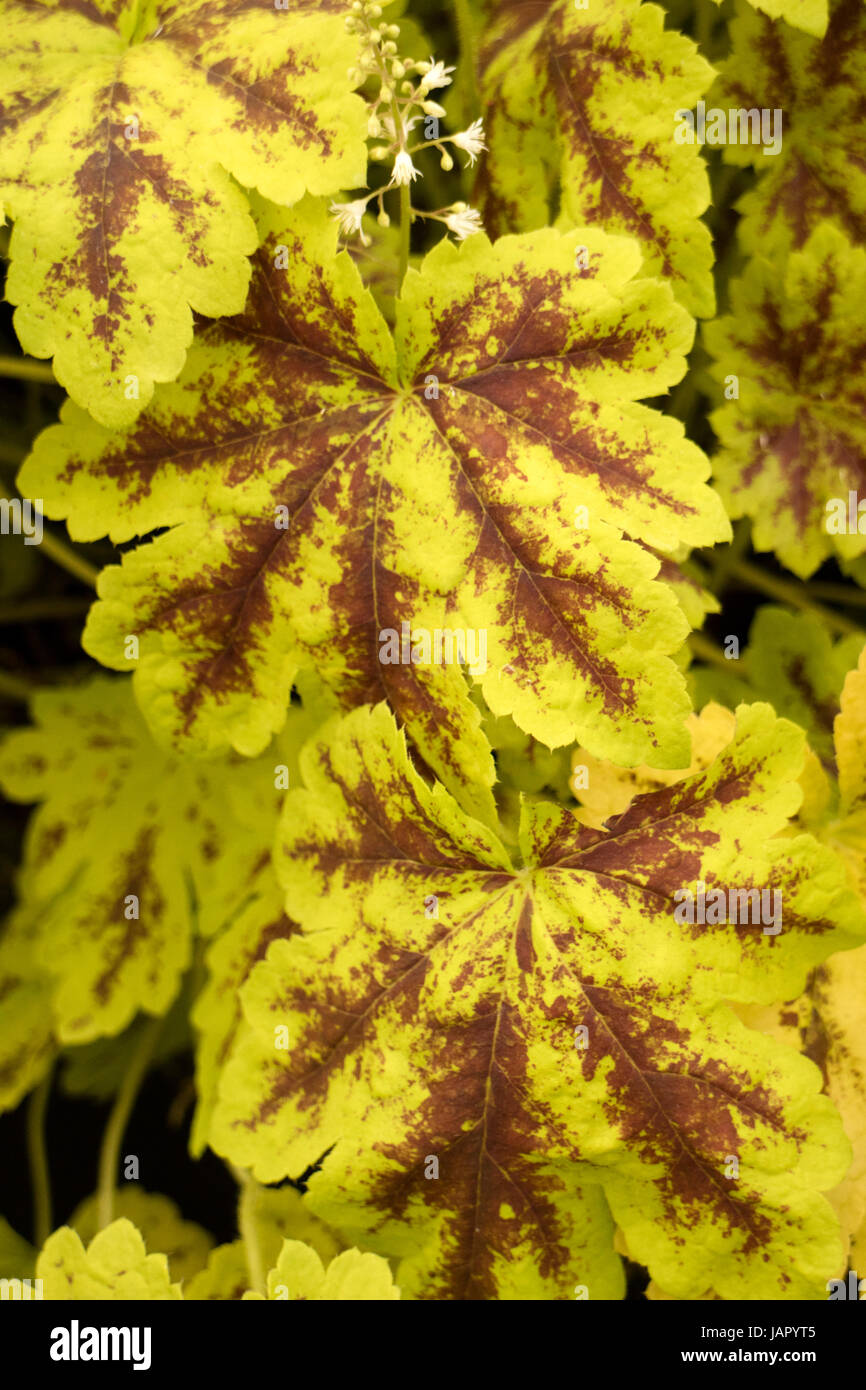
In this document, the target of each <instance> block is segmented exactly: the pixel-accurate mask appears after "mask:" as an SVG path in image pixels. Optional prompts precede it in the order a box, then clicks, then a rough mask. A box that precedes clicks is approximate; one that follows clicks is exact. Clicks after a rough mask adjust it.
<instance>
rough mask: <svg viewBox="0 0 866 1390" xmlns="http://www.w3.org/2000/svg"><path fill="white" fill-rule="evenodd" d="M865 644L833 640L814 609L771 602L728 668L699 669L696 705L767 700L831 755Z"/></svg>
mask: <svg viewBox="0 0 866 1390" xmlns="http://www.w3.org/2000/svg"><path fill="white" fill-rule="evenodd" d="M732 635H734V636H736V634H732ZM862 645H863V639H862V636H860V635H858V634H857V633H852V634H851V635H850V636H847V637H841V638H837V639H836V640H835V641H834V640H833V638H832V637H831V636H830V634H829V633H828V631H827V629H826V627H825V626H824V624H823V623H822V622H821V620H820V619H819V618H816V617H814V616H813V615H812V614H811V613H804V612H797V613H793V612H791V610H790V609H787V608H779V607H776V606H775V605H774V604H767V605H766V606H765V607H763V608H760V609H759V610H758V612H757V614H756V615H755V619H754V621H753V623H752V626H751V629H750V631H749V641H748V647H746V648H744V649H743V650H742V651H740V652H739V654H738V656H736V657H732V658H731V660H730V661H729V662H728V669H727V670H725V669H722V668H719V667H717V666H713V667H709V666H708V667H703V668H701V669H699V670H697V669H696V670H695V672H694V678H695V693H696V701H695V703H696V704H697V705H703V704H705V703H706V702H707V700H720V701H723V702H724V703H725V704H727V705H730V706H734V705H736V704H738V703H739V702H740V701H742V700H754V699H758V700H766V701H767V703H768V704H771V705H772V706H773V708H774V709H775V711H776V713H777V714H780V715H783V716H784V718H786V719H792V720H793V721H794V723H795V724H799V725H800V726H801V728H803V729H805V731H806V735H807V737H808V739H809V743H810V744H811V746H812V747H813V748H814V749H815V750H816V751H817V752H818V753H819V754H820V755H821V757H824V758H829V757H832V754H833V720H834V718H835V717H836V712H837V710H838V707H839V694H840V692H841V690H842V686H843V684H844V681H845V677H846V675H847V672H848V671H849V670H850V668H851V666H852V665H853V664H854V663H855V662H856V661H857V658H858V656H859V655H860V649H861V647H862Z"/></svg>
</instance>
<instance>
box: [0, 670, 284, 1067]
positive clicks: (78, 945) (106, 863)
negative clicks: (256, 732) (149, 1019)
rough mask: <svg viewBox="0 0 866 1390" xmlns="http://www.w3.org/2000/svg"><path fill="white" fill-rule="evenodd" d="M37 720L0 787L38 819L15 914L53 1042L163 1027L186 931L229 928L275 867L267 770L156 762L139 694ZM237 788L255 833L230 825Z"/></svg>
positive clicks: (3, 771)
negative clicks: (21, 917)
mask: <svg viewBox="0 0 866 1390" xmlns="http://www.w3.org/2000/svg"><path fill="white" fill-rule="evenodd" d="M33 718H34V727H33V728H30V729H25V730H20V731H16V732H14V733H11V734H10V735H9V736H8V737H7V739H6V740H5V742H4V743H3V746H2V750H0V782H2V786H3V789H4V791H5V793H6V795H7V796H9V797H11V798H13V799H14V800H16V801H24V802H29V801H34V802H40V803H42V804H41V805H40V806H39V808H38V810H36V812H35V813H34V814H33V816H32V817H31V820H30V823H29V825H28V829H27V836H26V843H25V854H24V863H23V866H22V871H21V875H20V891H21V897H22V905H23V907H25V908H26V909H27V910H28V912H29V913H30V915H31V917H33V918H34V919H36V920H37V922H38V930H37V932H36V938H37V940H38V955H39V959H40V969H41V971H42V972H43V973H44V975H45V976H46V977H47V978H48V980H49V983H50V997H51V1013H52V1018H53V1027H54V1030H55V1033H56V1036H57V1038H58V1039H59V1040H60V1041H61V1042H64V1043H84V1042H88V1041H90V1040H91V1039H93V1038H96V1037H101V1036H106V1035H114V1034H117V1033H120V1032H122V1031H123V1029H124V1028H125V1027H126V1026H127V1025H128V1024H129V1023H130V1021H131V1020H132V1018H133V1017H134V1016H135V1014H136V1013H137V1012H138V1011H139V1010H143V1011H144V1012H146V1013H150V1014H164V1013H165V1012H166V1011H167V1009H168V1008H169V1006H170V1005H171V1003H172V1000H173V999H174V997H175V994H176V993H177V989H178V986H179V983H180V979H181V975H182V974H183V972H184V970H185V969H186V968H187V966H188V965H189V961H190V952H191V944H192V933H193V930H194V929H195V928H196V926H198V925H199V924H200V925H201V926H202V928H203V929H204V930H206V931H213V930H215V929H216V927H217V925H219V924H220V923H222V922H225V921H226V920H228V919H230V918H231V916H232V913H233V912H236V911H237V910H238V908H239V907H240V906H241V905H242V904H243V902H244V901H245V900H246V899H247V898H248V897H249V896H250V893H251V891H252V886H253V885H254V884H255V883H256V881H257V876H258V875H259V874H260V872H261V871H262V867H263V866H267V865H268V863H269V860H270V847H271V839H272V836H273V829H274V826H275V825H276V815H277V811H278V807H279V804H280V799H281V792H279V791H278V790H277V789H276V787H275V778H274V773H273V769H272V767H271V765H270V761H269V760H263V761H261V762H258V763H247V762H241V761H240V760H239V759H236V758H231V759H222V760H220V761H216V762H210V763H203V762H198V763H197V762H196V761H194V760H191V759H184V760H182V759H180V758H178V757H177V756H176V755H175V754H173V753H166V752H164V751H163V750H161V749H160V748H159V747H157V746H156V745H155V744H154V741H153V739H152V737H151V735H150V733H149V731H148V728H147V725H146V724H145V722H144V720H143V719H142V717H141V715H140V713H139V711H138V709H137V708H136V706H135V702H134V700H133V694H132V683H131V682H130V681H120V680H117V679H115V678H111V677H107V676H98V677H96V678H95V679H92V680H91V681H89V682H88V683H87V684H85V685H82V686H78V687H71V688H68V689H65V690H64V689H60V690H44V691H40V692H39V693H38V694H37V695H36V696H35V697H34V700H33ZM229 775H230V776H231V778H232V780H233V782H234V783H235V796H237V797H241V796H242V795H243V794H244V793H245V794H246V797H247V799H248V800H250V801H251V802H252V803H253V804H254V805H255V806H256V807H257V808H258V815H259V823H258V824H255V825H245V824H244V823H242V822H241V821H239V820H237V819H235V818H233V817H231V816H230V814H228V807H227V804H226V798H225V796H224V794H223V790H222V788H223V783H224V781H225V780H226V778H227V777H228V776H229ZM268 807H270V814H269V816H268V813H267V812H268Z"/></svg>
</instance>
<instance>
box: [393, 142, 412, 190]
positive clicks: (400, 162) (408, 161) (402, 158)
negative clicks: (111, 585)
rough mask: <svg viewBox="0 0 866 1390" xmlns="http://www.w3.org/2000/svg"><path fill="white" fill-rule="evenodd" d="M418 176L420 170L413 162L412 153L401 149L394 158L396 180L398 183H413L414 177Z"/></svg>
mask: <svg viewBox="0 0 866 1390" xmlns="http://www.w3.org/2000/svg"><path fill="white" fill-rule="evenodd" d="M417 178H418V170H417V169H416V168H415V165H414V164H413V163H412V157H411V155H408V154H407V153H406V151H405V150H400V152H399V154H398V155H397V158H396V159H395V160H394V182H395V183H396V184H398V185H402V184H405V183H411V182H412V180H413V179H417Z"/></svg>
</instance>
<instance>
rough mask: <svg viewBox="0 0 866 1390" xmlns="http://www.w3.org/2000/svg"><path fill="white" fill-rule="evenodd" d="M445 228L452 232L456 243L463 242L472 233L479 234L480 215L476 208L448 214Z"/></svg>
mask: <svg viewBox="0 0 866 1390" xmlns="http://www.w3.org/2000/svg"><path fill="white" fill-rule="evenodd" d="M445 226H446V227H447V228H448V230H449V232H453V233H454V235H455V236H456V238H457V240H458V241H465V240H466V238H467V237H468V236H472V235H473V233H474V232H481V231H483V230H484V228H483V227H482V225H481V213H480V212H479V211H478V209H477V208H463V209H461V211H460V212H449V214H448V216H447V217H446V218H445Z"/></svg>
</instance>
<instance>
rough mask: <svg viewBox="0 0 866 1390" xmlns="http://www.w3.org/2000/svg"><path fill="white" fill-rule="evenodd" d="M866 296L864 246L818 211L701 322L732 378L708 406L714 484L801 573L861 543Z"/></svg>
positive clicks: (853, 552) (753, 265)
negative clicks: (798, 238)
mask: <svg viewBox="0 0 866 1390" xmlns="http://www.w3.org/2000/svg"><path fill="white" fill-rule="evenodd" d="M864 300H866V251H864V249H863V247H862V246H853V245H851V243H850V242H849V241H848V240H847V238H846V237H845V235H844V233H843V232H842V231H840V230H839V228H838V227H837V226H836V225H834V224H833V223H831V222H821V223H820V224H819V225H818V226H817V227H816V228H815V230H814V231H813V232H812V234H811V236H810V237H809V239H808V241H807V242H806V243H805V245H804V246H803V248H802V250H801V251H794V252H792V253H791V254H790V255H789V256H788V257H787V258H786V257H781V256H773V257H769V256H768V257H766V258H765V257H763V256H754V257H753V258H752V259H751V260H750V261H749V263H748V264H747V267H746V271H745V273H744V275H743V276H742V278H741V279H739V280H735V281H734V282H733V283H732V285H731V307H732V313H731V314H729V315H728V316H726V317H725V318H722V319H719V320H717V321H716V322H715V323H712V324H708V325H707V326H706V328H705V341H706V343H707V346H708V348H709V349H710V352H711V353H712V355H713V357H714V358H715V362H714V364H713V369H712V370H713V375H714V376H715V377H716V378H717V379H718V380H719V382H723V381H729V380H730V378H731V377H734V378H736V382H737V395H736V396H735V397H734V398H732V399H726V400H725V401H724V403H723V404H722V405H720V406H719V407H718V408H717V409H716V410H715V411H714V412H713V414H712V415H711V417H710V418H711V421H712V424H713V428H714V430H715V431H716V434H717V435H718V436H719V439H720V441H721V449H720V451H719V453H718V454H717V456H716V459H715V461H714V471H715V475H716V479H717V483H718V487H719V491H720V492H721V494H722V497H723V499H724V501H725V504H726V506H727V509H728V511H729V514H730V515H731V516H732V517H739V516H749V517H751V519H752V539H753V542H754V545H755V547H756V548H757V549H758V550H773V551H775V553H776V555H777V556H778V557H779V559H780V560H781V561H782V563H783V564H785V565H787V567H788V568H789V569H791V570H793V571H794V573H795V574H797V575H799V576H800V577H801V578H808V576H809V575H811V574H812V573H813V572H814V571H815V570H816V569H817V568H818V566H819V565H820V564H821V563H822V562H823V561H824V560H826V559H827V558H828V557H830V556H834V555H835V556H838V557H839V558H841V559H843V560H846V561H851V560H854V559H856V558H857V557H858V556H861V555H863V553H864V552H866V534H864V533H863V532H861V530H860V525H861V522H862V518H860V517H859V515H858V512H857V497H858V496H862V495H863V494H864V493H866V325H864V321H863V314H862V312H861V308H862V304H863V303H864ZM725 395H726V397H727V396H728V392H727V390H726V391H725ZM852 493H854V494H855V500H854V504H853V520H852V515H851V510H852V504H851V497H850V494H852ZM862 524H863V526H864V529H866V523H862Z"/></svg>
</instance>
